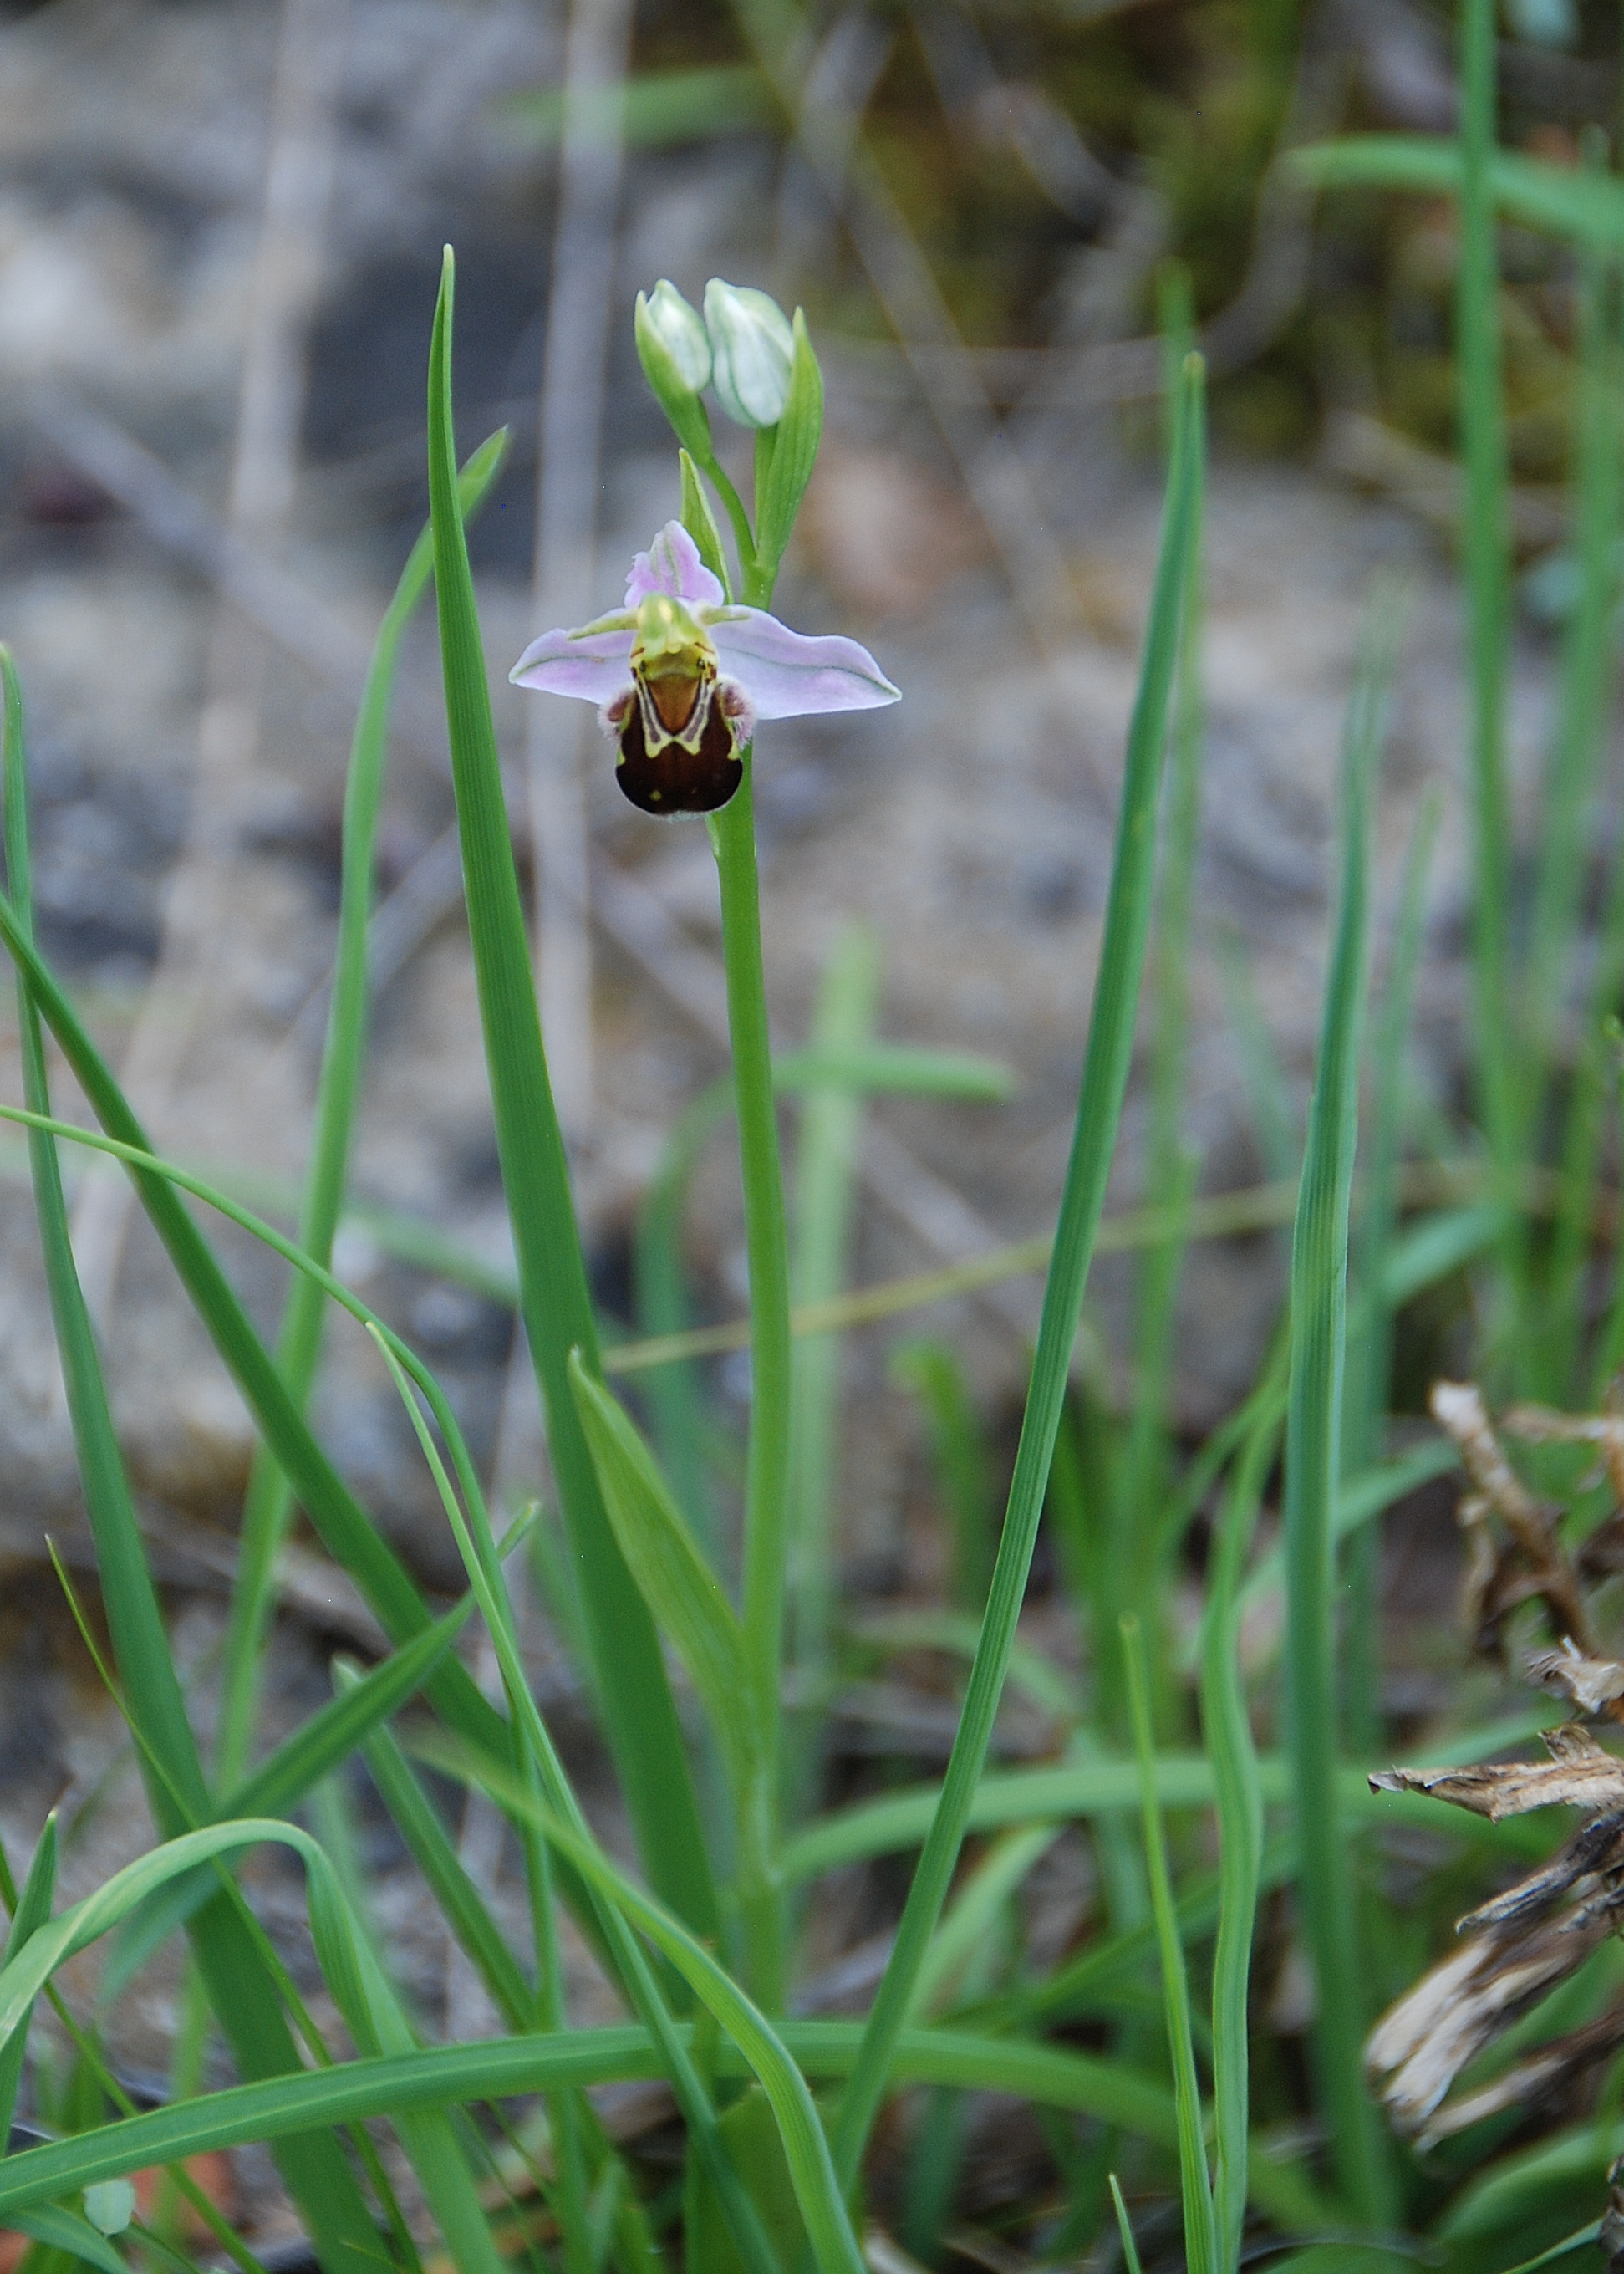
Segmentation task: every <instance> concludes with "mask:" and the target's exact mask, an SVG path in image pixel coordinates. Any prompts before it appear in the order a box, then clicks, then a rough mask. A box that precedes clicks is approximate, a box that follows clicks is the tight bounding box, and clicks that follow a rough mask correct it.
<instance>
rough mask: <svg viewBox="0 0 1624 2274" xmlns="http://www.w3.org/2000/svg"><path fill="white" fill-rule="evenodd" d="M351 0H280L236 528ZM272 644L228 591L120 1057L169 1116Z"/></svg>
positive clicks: (285, 489) (268, 481)
mask: <svg viewBox="0 0 1624 2274" xmlns="http://www.w3.org/2000/svg"><path fill="white" fill-rule="evenodd" d="M347 12H348V11H347V0H286V4H285V6H284V8H283V11H282V32H281V39H280V43H279V47H278V52H277V59H276V78H275V84H274V90H273V94H272V103H271V117H270V130H269V147H268V152H267V164H266V174H265V192H264V206H263V211H262V218H261V222H260V229H259V245H258V247H257V249H256V252H255V256H254V263H253V269H252V278H251V282H250V293H249V313H248V331H247V337H246V339H245V341H244V353H243V369H242V380H241V384H240V388H239V393H238V397H237V433H236V443H235V448H234V453H233V458H232V466H231V484H230V492H229V503H228V507H227V516H226V518H227V530H228V532H229V537H230V538H233V539H236V540H238V541H241V542H246V543H251V544H252V545H254V546H266V545H267V543H268V542H269V541H271V540H272V539H274V538H275V537H276V536H277V535H278V534H279V533H280V531H282V529H283V528H284V527H285V525H286V523H287V519H288V515H289V508H290V507H291V504H292V499H293V490H294V483H295V479H296V477H297V463H298V431H299V421H300V418H301V415H302V411H303V405H304V396H305V337H306V334H307V331H308V328H309V323H310V319H311V316H312V312H313V311H314V306H315V301H316V295H317V292H318V290H320V280H321V248H322V238H323V234H324V230H325V226H326V217H327V205H328V200H329V196H330V192H331V186H332V171H333V155H334V124H335V104H336V99H337V91H338V87H339V84H340V79H341V76H342V72H341V66H342V55H343V44H344V40H345V35H346V30H347ZM266 663H267V643H266V638H265V634H264V631H263V629H261V627H260V626H259V623H258V622H257V621H255V620H254V618H253V617H252V615H251V614H247V613H246V612H244V611H243V610H242V609H240V608H239V607H238V606H237V605H235V604H234V603H233V602H232V601H231V600H229V599H225V598H223V597H222V599H221V600H220V601H219V602H218V603H217V605H216V607H215V611H214V622H213V626H212V629H211V632H210V637H209V645H208V657H207V667H206V674H205V689H206V691H205V697H204V704H203V712H202V716H201V718H200V719H199V727H198V757H197V771H196V774H195V776H194V779H193V787H192V817H191V824H190V827H189V830H188V834H187V840H186V843H185V846H184V849H183V851H182V854H181V856H180V858H179V860H178V861H177V863H176V865H175V868H174V870H172V871H171V874H170V876H169V883H168V885H167V888H166V891H165V894H164V906H163V932H162V946H161V949H160V953H159V958H158V963H157V968H156V969H155V970H154V974H153V976H152V979H151V982H150V983H149V984H148V987H147V992H146V995H145V997H144V998H143V1000H142V1004H141V1008H140V1012H139V1015H138V1016H137V1019H136V1021H135V1025H134V1027H133V1028H132V1032H131V1035H130V1039H129V1042H128V1043H127V1045H126V1048H125V1051H124V1065H123V1067H122V1070H121V1071H122V1080H123V1082H124V1088H125V1090H126V1091H127V1093H128V1094H129V1095H130V1096H132V1097H133V1098H134V1099H135V1100H136V1102H137V1103H138V1104H139V1107H140V1110H141V1111H142V1113H143V1114H144V1116H145V1117H146V1118H147V1123H148V1126H154V1127H155V1128H157V1129H158V1130H159V1131H160V1132H161V1131H162V1124H163V1118H164V1111H165V1107H166V1104H167V1103H168V1101H169V1096H170V1094H171V1092H172V1091H173V1088H174V1086H175V1083H176V1081H177V1079H178V1077H179V1074H180V1071H181V1067H182V1065H183V1064H184V1059H185V1056H186V1052H187V1050H188V1048H189V1046H190V1044H191V1042H192V1035H193V1034H194V1032H195V1030H196V1027H197V1023H198V1020H199V1013H200V1012H201V1010H202V1006H203V1004H204V1001H205V1000H206V998H207V995H208V993H209V991H210V987H211V983H212V981H213V978H214V975H215V974H216V972H217V970H218V956H219V943H220V940H221V938H222V936H223V934H224V929H225V928H224V926H223V924H222V915H223V911H224V907H225V898H226V893H227V889H228V886H229V880H230V877H231V872H232V869H233V866H234V863H235V861H236V858H237V837H238V833H239V828H240V822H241V816H242V812H243V808H244V800H245V798H246V796H247V794H248V792H249V788H250V786H251V783H252V774H253V769H254V763H255V760H256V758H257V757H258V755H259V734H260V723H261V694H262V689H263V681H264V674H265V668H266ZM131 1206H132V1186H131V1185H130V1182H129V1179H128V1178H126V1177H125V1176H124V1173H123V1171H121V1170H119V1169H117V1167H114V1166H112V1165H111V1164H109V1165H107V1166H100V1165H99V1166H98V1167H97V1168H95V1169H94V1170H93V1171H91V1172H90V1173H89V1174H88V1175H87V1176H86V1179H85V1182H84V1185H83V1186H82V1188H81V1190H80V1194H79V1205H78V1208H77V1209H75V1211H74V1222H73V1245H74V1250H75V1253H76V1255H77V1257H78V1261H79V1277H80V1280H81V1282H82V1283H83V1286H84V1290H85V1298H86V1303H87V1305H88V1306H89V1309H90V1314H91V1316H92V1318H93V1319H94V1321H95V1322H96V1324H97V1326H98V1327H99V1328H101V1329H102V1331H103V1332H105V1331H106V1329H107V1327H108V1325H109V1321H110V1319H111V1316H112V1311H113V1306H114V1302H115V1299H116V1297H117V1281H118V1271H119V1264H120V1261H121V1258H122V1255H123V1253H124V1238H125V1233H126V1231H127V1229H128V1226H129V1222H130V1210H131Z"/></svg>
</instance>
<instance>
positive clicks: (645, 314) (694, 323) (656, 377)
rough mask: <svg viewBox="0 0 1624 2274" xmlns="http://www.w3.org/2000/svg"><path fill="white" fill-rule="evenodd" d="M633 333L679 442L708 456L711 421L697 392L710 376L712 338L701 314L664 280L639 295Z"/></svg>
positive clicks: (648, 377) (646, 373) (645, 370)
mask: <svg viewBox="0 0 1624 2274" xmlns="http://www.w3.org/2000/svg"><path fill="white" fill-rule="evenodd" d="M635 332H636V336H637V357H638V360H639V362H640V363H641V364H642V365H643V377H644V378H645V379H646V380H648V382H649V385H650V388H651V389H652V390H653V394H654V397H655V400H656V401H657V402H658V404H659V406H660V409H661V410H663V411H664V412H665V416H666V418H669V419H670V421H671V423H672V425H673V428H674V429H675V431H676V435H677V439H678V440H679V441H680V443H681V444H682V446H683V448H684V449H687V450H690V451H692V452H693V454H694V455H695V457H700V458H706V457H708V456H710V451H711V421H710V420H709V418H706V416H705V406H704V404H703V403H702V402H701V401H700V399H699V391H700V389H701V388H703V386H704V385H705V383H706V381H707V380H709V379H710V377H711V339H710V335H709V334H708V333H707V331H706V330H705V327H704V323H703V319H702V318H701V316H700V313H699V311H698V310H697V309H696V308H691V307H690V306H689V305H688V302H687V301H686V300H685V299H684V298H683V297H682V295H681V293H680V292H679V291H678V290H677V288H676V286H675V285H674V284H673V283H672V282H670V281H669V279H668V278H666V277H664V276H662V277H661V279H660V281H659V282H658V284H657V285H656V286H655V288H654V290H653V291H652V293H651V294H644V293H642V292H639V293H638V295H637V314H636V320H635Z"/></svg>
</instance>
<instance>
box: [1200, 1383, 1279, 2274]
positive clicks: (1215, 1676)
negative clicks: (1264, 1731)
mask: <svg viewBox="0 0 1624 2274" xmlns="http://www.w3.org/2000/svg"><path fill="white" fill-rule="evenodd" d="M1280 1419H1281V1417H1280V1416H1279V1415H1278V1413H1276V1412H1272V1411H1270V1412H1261V1413H1259V1417H1258V1419H1257V1421H1256V1423H1255V1424H1254V1426H1253V1428H1252V1433H1251V1434H1250V1435H1249V1437H1248V1438H1247V1440H1246V1442H1245V1444H1244V1446H1243V1448H1242V1449H1241V1453H1240V1457H1239V1458H1238V1459H1237V1462H1236V1465H1235V1470H1234V1473H1233V1475H1232V1476H1231V1478H1230V1480H1229V1489H1228V1491H1227V1492H1226V1494H1225V1495H1224V1506H1223V1510H1222V1518H1221V1522H1220V1525H1219V1529H1218V1539H1217V1543H1216V1546H1217V1552H1216V1554H1215V1555H1214V1558H1213V1560H1212V1563H1211V1565H1210V1566H1209V1569H1208V1573H1207V1605H1206V1609H1205V1611H1204V1614H1203V1616H1202V1622H1201V1728H1202V1734H1203V1736H1204V1737H1205V1739H1206V1742H1207V1752H1208V1754H1209V1756H1210V1757H1211V1759H1212V1764H1213V1785H1214V1796H1215V1797H1216V1800H1217V1803H1218V1839H1219V1851H1218V1852H1219V1894H1218V1947H1217V1950H1216V1952H1215V1953H1214V1959H1213V2109H1214V2119H1215V2122H1214V2133H1215V2142H1214V2144H1215V2148H1216V2157H1215V2163H1216V2176H1215V2180H1214V2203H1213V2212H1214V2227H1215V2231H1216V2234H1217V2246H1218V2262H1217V2263H1218V2265H1219V2267H1220V2268H1221V2269H1222V2270H1223V2274H1233V2270H1234V2269H1235V2268H1236V2267H1237V2266H1238V2265H1239V2263H1240V2254H1241V2237H1242V2231H1243V2229H1244V2225H1245V2218H1246V2165H1247V2141H1248V2134H1249V2129H1250V2110H1251V2086H1250V2056H1249V2047H1248V2037H1247V1993H1248V1990H1249V1987H1250V1984H1251V1977H1252V1933H1253V1931H1254V1928H1255V1926H1256V1924H1257V1915H1258V1895H1259V1889H1260V1887H1261V1885H1262V1877H1263V1790H1262V1785H1261V1783H1260V1781H1259V1775H1258V1758H1257V1753H1256V1751H1255V1750H1254V1748H1253V1745H1252V1727H1251V1724H1250V1722H1249V1721H1248V1719H1247V1715H1246V1693H1245V1690H1244V1686H1243V1683H1242V1680H1241V1623H1240V1612H1239V1608H1238V1606H1239V1595H1240V1577H1241V1572H1242V1570H1243V1568H1244V1564H1245V1560H1246V1551H1247V1548H1248V1547H1249V1546H1250V1545H1251V1541H1252V1528H1253V1526H1254V1525H1255V1524H1256V1522H1257V1516H1258V1505H1259V1500H1260V1499H1261V1496H1262V1492H1263V1486H1264V1483H1265V1480H1267V1475H1268V1472H1269V1470H1270V1468H1271V1467H1272V1466H1273V1464H1274V1456H1275V1450H1276V1448H1277V1447H1278V1445H1279V1442H1280Z"/></svg>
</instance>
